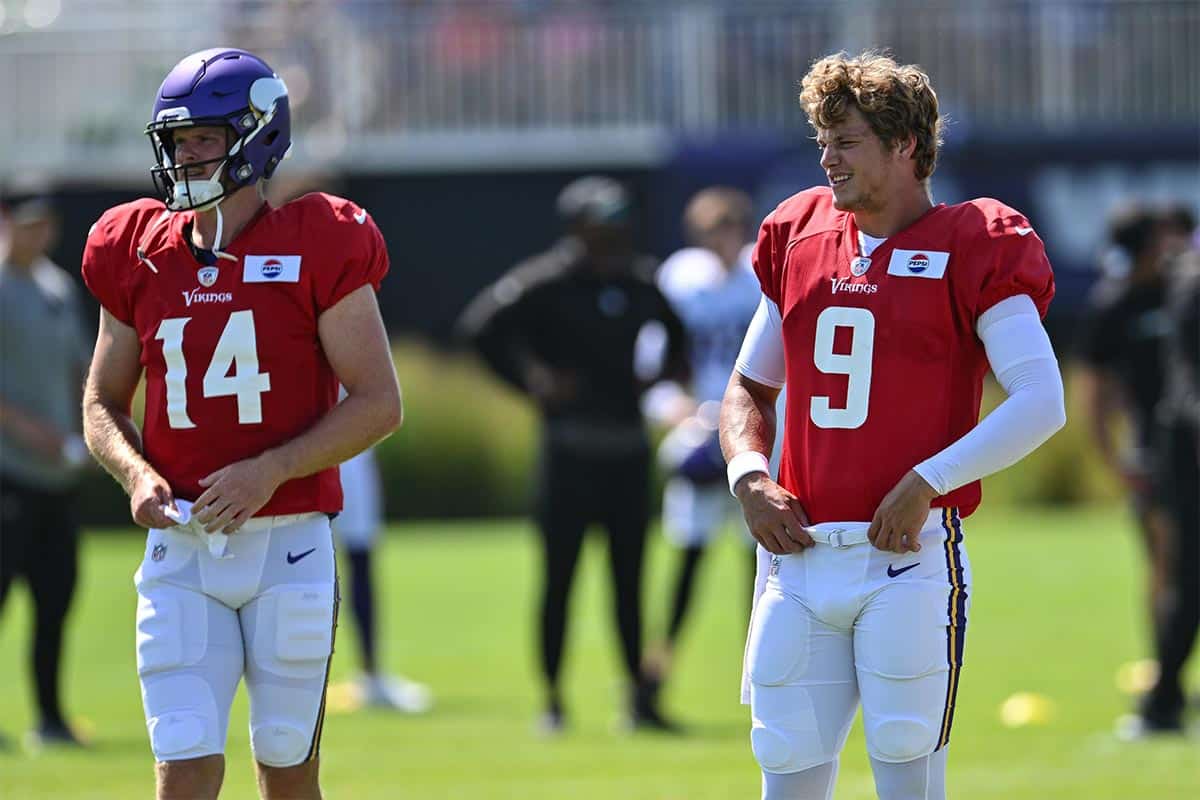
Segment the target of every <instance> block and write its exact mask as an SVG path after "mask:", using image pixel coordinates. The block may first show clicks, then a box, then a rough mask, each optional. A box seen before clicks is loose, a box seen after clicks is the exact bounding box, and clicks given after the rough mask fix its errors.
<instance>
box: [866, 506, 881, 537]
mask: <svg viewBox="0 0 1200 800" xmlns="http://www.w3.org/2000/svg"><path fill="white" fill-rule="evenodd" d="M879 528H880V524H879V513H878V512H876V514H875V519H873V520H871V527H869V528H867V541H868V542H870V543H871V544H875V540H876V539H878V538H879Z"/></svg>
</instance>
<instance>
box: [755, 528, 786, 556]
mask: <svg viewBox="0 0 1200 800" xmlns="http://www.w3.org/2000/svg"><path fill="white" fill-rule="evenodd" d="M750 533H751V535H753V536H754V539H755V541H757V542H758V543H759V544H760V545H762V546H763V549H764V550H766V551H767V552H768V553H771V554H772V555H781V554H782V553H783V551H782V550H781V549H780V545H779V542H777V541H775V537H774V536H773V535H772V534H771V533H770V532H769V531H765V530H763V531H760V530H751V531H750Z"/></svg>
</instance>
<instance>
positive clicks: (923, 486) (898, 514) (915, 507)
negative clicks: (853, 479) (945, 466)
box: [867, 470, 938, 553]
mask: <svg viewBox="0 0 1200 800" xmlns="http://www.w3.org/2000/svg"><path fill="white" fill-rule="evenodd" d="M937 496H938V493H937V491H936V490H935V489H934V488H933V487H932V486H930V485H929V484H928V483H926V482H925V479H924V478H922V477H921V476H920V475H918V474H917V473H916V472H914V471H913V470H909V471H908V472H907V473H906V474H905V476H904V477H903V478H901V479H900V482H899V483H897V484H896V485H895V487H894V488H893V489H892V490H891V491H890V492H888V493H887V496H886V497H884V498H883V502H881V503H880V504H879V508H877V509H876V510H875V517H874V519H872V520H871V527H870V529H869V530H868V531H867V539H869V540H870V541H871V544H873V545H875V546H876V547H877V548H879V549H880V550H888V551H891V552H893V553H907V552H910V551H911V552H914V553H915V552H916V551H918V550H920V549H921V542H920V541H919V539H920V535H921V529H922V528H924V527H925V520H926V519H928V518H929V503H930V501H931V500H933V498H935V497H937Z"/></svg>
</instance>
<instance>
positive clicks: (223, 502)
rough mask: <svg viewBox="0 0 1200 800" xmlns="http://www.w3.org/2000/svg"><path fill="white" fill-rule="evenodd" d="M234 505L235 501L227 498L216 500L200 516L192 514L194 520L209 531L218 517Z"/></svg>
mask: <svg viewBox="0 0 1200 800" xmlns="http://www.w3.org/2000/svg"><path fill="white" fill-rule="evenodd" d="M232 504H233V501H231V500H230V499H229V498H227V497H218V498H214V499H213V500H212V501H211V502H210V503H209V504H208V505H207V506H206V507H205V509H204V510H203V511H202V512H200V513H199V514H192V519H194V520H196V521H197V522H199V523H200V524H201V525H203V526H204V527H205V528H206V529H207V528H208V526H209V525H210V524H212V522H213V521H214V520H216V519H217V517H219V516H220V515H221V514H223V513H224V512H225V511H226V510H228V509H229V507H230V506H231V505H232ZM235 511H236V509H235ZM210 532H211V531H210Z"/></svg>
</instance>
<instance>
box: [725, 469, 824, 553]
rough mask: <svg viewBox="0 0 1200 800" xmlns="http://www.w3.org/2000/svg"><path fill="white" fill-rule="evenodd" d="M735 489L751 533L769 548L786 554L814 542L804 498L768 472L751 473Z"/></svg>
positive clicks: (769, 550)
mask: <svg viewBox="0 0 1200 800" xmlns="http://www.w3.org/2000/svg"><path fill="white" fill-rule="evenodd" d="M734 489H735V490H736V491H737V498H738V500H739V501H740V502H741V504H742V515H743V516H745V518H746V527H747V528H749V529H750V535H751V536H753V537H754V538H755V539H756V540H757V541H758V543H759V544H761V545H762V546H763V547H765V548H766V549H767V551H768V552H770V553H774V554H775V555H780V556H782V555H787V554H789V553H799V552H800V551H802V550H804V549H805V548H808V547H812V546H813V540H812V537H811V536H809V535H808V531H806V530H805V528H806V527H808V515H807V514H805V513H804V509H803V508H802V507H801V506H800V500H799V499H797V497H796V496H795V495H794V494H792V493H791V492H789V491H788V490H787V489H784V488H783V487H782V486H780V485H779V484H778V483H776V482H775V481H773V480H771V478H770V477H769V476H768V475H767V474H766V473H763V472H755V473H752V474H750V475H747V476H745V477H744V478H742V479H741V480H739V481H738V482H737V485H736V486H735V487H734Z"/></svg>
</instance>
